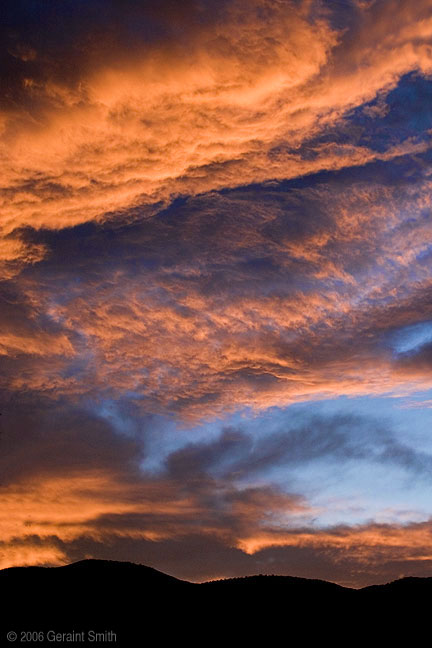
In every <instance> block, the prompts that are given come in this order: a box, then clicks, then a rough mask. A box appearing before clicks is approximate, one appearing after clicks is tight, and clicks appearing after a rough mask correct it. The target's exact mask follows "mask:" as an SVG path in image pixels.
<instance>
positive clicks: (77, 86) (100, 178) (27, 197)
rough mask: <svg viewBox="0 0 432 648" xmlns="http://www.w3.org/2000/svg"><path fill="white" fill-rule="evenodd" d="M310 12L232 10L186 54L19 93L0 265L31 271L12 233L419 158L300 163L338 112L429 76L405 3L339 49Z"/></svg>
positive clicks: (101, 68) (367, 14)
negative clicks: (403, 81)
mask: <svg viewBox="0 0 432 648" xmlns="http://www.w3.org/2000/svg"><path fill="white" fill-rule="evenodd" d="M309 9H310V5H309V3H303V4H300V5H299V6H297V5H294V4H293V3H290V2H287V3H273V2H268V0H254V2H251V3H249V4H248V7H247V9H245V7H244V4H243V3H237V2H233V3H231V5H230V7H229V8H227V9H226V10H225V12H222V17H220V18H219V19H218V20H217V21H215V23H214V24H213V23H211V24H205V25H203V26H202V28H193V29H192V28H189V30H187V38H188V44H187V47H184V46H183V44H182V43H177V44H176V43H175V41H172V40H171V41H169V42H167V43H166V44H165V45H162V44H159V45H155V44H153V45H151V46H150V45H148V46H147V47H146V48H144V49H143V48H141V49H138V50H137V49H133V50H132V51H133V56H129V58H127V57H125V56H120V57H119V59H118V60H119V61H120V63H118V64H114V62H113V60H111V59H108V60H107V61H106V63H105V65H104V64H102V63H101V62H100V61H98V63H97V65H96V63H95V64H94V68H93V69H92V68H89V67H88V66H84V65H83V66H82V69H81V70H80V69H79V68H78V70H77V75H78V77H79V82H77V81H75V82H74V84H66V83H63V84H62V83H61V82H60V81H59V80H58V78H57V77H56V78H55V79H54V78H52V79H51V78H46V79H45V80H44V81H43V82H42V81H38V82H36V81H35V80H32V78H31V77H29V78H28V79H24V81H23V83H24V86H25V87H24V91H25V93H27V95H28V97H29V99H31V101H33V104H34V105H35V106H38V108H35V113H34V114H32V113H31V111H30V112H29V111H28V110H27V108H26V109H25V110H24V109H21V108H20V107H19V106H18V107H15V108H14V109H13V110H10V109H9V110H8V111H7V112H5V113H4V114H3V115H2V120H1V121H2V125H3V144H2V148H1V153H2V155H1V160H2V163H1V167H0V169H1V173H2V182H3V202H2V204H1V205H0V222H1V231H2V236H3V242H2V244H1V246H0V247H1V248H4V251H3V257H2V258H3V259H4V261H5V263H6V264H7V263H8V260H10V258H11V257H13V258H17V259H21V261H32V260H36V259H37V258H39V257H38V255H39V254H40V251H39V252H37V254H36V256H35V253H34V252H33V253H30V252H27V253H23V252H22V251H21V250H20V249H17V244H16V242H14V241H10V242H9V244H7V241H9V239H7V238H5V237H7V236H8V235H9V234H10V233H11V232H13V231H14V230H17V229H19V228H20V227H34V228H41V227H44V228H54V229H60V228H64V227H69V226H73V225H77V224H79V223H84V222H88V221H91V220H97V221H100V220H103V219H105V218H106V217H107V215H108V214H110V213H113V212H117V213H119V214H120V213H121V212H122V211H123V210H125V209H127V208H130V207H133V206H136V205H142V204H145V203H153V202H156V201H161V200H162V201H163V200H168V199H169V198H170V197H171V196H172V195H175V194H179V193H182V194H184V193H188V194H197V193H200V192H204V191H210V190H213V189H218V188H221V187H234V186H236V185H238V184H240V183H241V184H247V183H252V182H262V181H264V180H269V179H273V178H293V177H297V176H300V175H304V174H307V173H311V172H315V171H318V170H321V169H339V168H342V167H344V166H352V165H361V164H364V163H365V162H368V161H371V160H373V159H391V158H392V157H394V156H399V155H403V154H406V153H408V152H415V151H419V150H423V149H424V148H425V146H426V144H424V143H423V144H420V143H416V142H407V143H405V144H404V145H402V146H400V145H399V146H398V147H396V148H395V147H390V148H389V150H388V151H386V152H384V153H380V154H378V153H377V152H375V151H372V150H370V149H368V148H367V147H365V146H355V145H345V144H337V143H329V144H326V145H323V144H322V145H319V146H318V145H315V147H314V153H315V155H314V156H313V157H312V158H311V159H306V158H304V157H302V155H301V153H300V152H299V147H300V146H301V145H302V144H303V143H304V142H306V141H308V140H309V139H310V138H311V137H312V136H314V135H316V134H317V133H319V132H321V131H322V130H323V129H324V128H328V127H329V126H331V125H333V124H336V123H338V122H339V121H340V120H341V118H342V117H343V115H344V114H345V113H346V111H348V110H350V109H351V108H353V107H355V106H358V105H361V104H362V103H364V102H365V101H369V100H371V99H373V98H374V97H375V96H377V95H378V94H379V93H383V92H387V91H388V90H389V89H390V88H391V87H394V86H395V84H396V83H397V82H398V80H399V78H400V77H401V75H403V74H405V73H407V72H409V71H411V70H419V71H420V72H422V73H424V74H428V73H430V71H431V70H432V65H431V59H430V55H429V42H430V39H431V37H432V17H431V15H430V7H429V3H427V2H425V1H423V2H418V1H417V2H413V1H412V2H411V1H409V2H405V3H404V7H403V11H400V12H399V11H398V12H396V14H395V15H393V14H392V15H390V13H389V12H387V11H383V10H381V9H380V6H379V3H377V4H376V5H373V6H372V7H370V8H369V9H368V8H366V9H364V8H363V9H361V8H359V9H358V15H357V25H358V26H357V27H356V30H355V33H354V34H347V35H345V34H344V32H343V31H340V32H337V31H336V30H335V29H334V28H332V27H330V23H329V21H328V19H327V18H328V16H327V15H326V12H325V11H323V12H321V14H320V13H319V12H318V13H317V14H316V16H315V19H314V20H312V19H310V15H309V13H308V12H309ZM101 46H102V44H101ZM37 56H38V54H37V52H36V53H33V55H32V60H33V59H34V58H35V57H36V59H37ZM80 75H81V76H80ZM287 143H289V146H288V147H287ZM119 217H120V218H121V216H119ZM14 255H15V256H14ZM7 267H9V271H11V270H10V264H9V266H7Z"/></svg>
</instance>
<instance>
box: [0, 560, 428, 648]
mask: <svg viewBox="0 0 432 648" xmlns="http://www.w3.org/2000/svg"><path fill="white" fill-rule="evenodd" d="M0 588H1V591H2V593H3V594H4V595H5V596H4V603H3V607H2V615H1V622H0V630H1V635H0V640H1V643H0V645H10V644H8V643H7V642H6V641H5V637H6V634H7V632H9V631H11V630H12V631H14V632H17V635H18V639H20V633H23V632H27V631H38V632H41V633H42V635H41V636H40V637H39V639H38V641H36V642H34V643H31V642H30V643H29V642H28V641H25V642H19V641H18V642H17V643H16V644H15V645H24V643H25V644H26V645H35V646H36V645H51V646H58V645H66V644H68V645H71V641H70V640H69V639H68V640H64V641H62V642H53V641H51V640H48V639H47V637H48V633H49V632H51V633H60V634H61V635H62V634H64V633H66V634H67V633H69V635H70V636H72V634H71V633H73V632H75V633H78V634H76V635H73V636H72V638H73V637H76V636H79V637H80V641H79V642H78V641H76V640H75V639H74V641H73V642H72V644H75V645H77V644H78V645H81V646H82V645H84V646H89V645H107V643H115V645H117V646H127V648H135V646H137V648H138V647H140V646H147V645H148V646H149V647H150V645H151V646H153V645H155V646H156V645H159V644H163V645H164V646H165V645H166V644H167V642H168V645H171V644H172V643H173V642H175V643H177V641H178V640H179V639H182V640H187V643H188V645H200V646H201V645H202V646H205V645H207V641H208V639H209V638H211V639H212V642H213V641H217V642H219V643H225V642H226V641H227V640H228V639H229V641H230V645H231V642H234V643H235V644H237V645H239V646H243V645H245V642H251V641H255V640H259V641H260V642H261V643H263V644H264V645H266V647H267V646H273V645H276V644H275V642H276V637H277V636H278V633H279V634H280V633H281V632H288V633H299V632H300V633H301V632H303V633H306V635H307V637H308V638H309V640H310V639H314V640H321V639H322V638H325V637H327V638H328V637H329V636H331V637H332V640H336V639H335V638H336V637H338V636H340V638H341V641H342V638H343V637H344V636H346V632H349V633H351V634H352V632H353V629H354V628H355V635H356V636H360V635H361V634H362V633H363V634H364V633H366V634H367V633H368V632H369V631H370V629H371V628H372V627H373V628H374V633H375V635H374V636H375V637H377V636H378V635H377V634H376V633H377V632H378V633H379V629H378V625H377V624H380V623H382V622H383V620H386V619H389V618H392V619H393V620H394V621H395V622H397V623H399V625H400V624H401V623H405V621H406V623H407V624H408V625H409V623H408V619H409V618H411V617H412V616H413V614H414V615H417V616H418V614H419V611H420V610H421V609H422V605H423V606H428V607H430V605H429V601H430V600H431V596H432V578H424V579H422V578H404V579H401V580H399V581H395V582H393V583H389V584H387V585H378V586H372V587H366V588H363V589H362V590H353V589H349V588H345V587H341V586H340V585H336V584H335V583H329V582H326V581H322V580H313V579H304V578H295V577H289V576H264V575H259V576H249V577H244V578H232V579H226V580H219V581H210V582H207V583H202V584H199V585H198V584H194V583H189V582H187V581H182V580H179V579H177V578H174V577H172V576H168V575H167V574H164V573H162V572H159V571H157V570H156V569H153V568H151V567H146V566H144V565H135V564H133V563H127V562H126V563H124V562H115V561H102V560H84V561H80V562H78V563H73V564H71V565H66V566H62V567H55V568H45V567H13V568H9V569H5V570H1V571H0ZM410 623H411V622H410ZM89 632H99V633H100V637H105V638H106V639H104V640H103V641H102V640H101V641H99V642H96V641H94V640H92V641H88V638H89V636H90V635H88V633H89ZM109 632H110V633H114V634H115V636H116V641H115V642H111V641H108V639H109V637H110V636H112V635H109V634H107V633H109ZM80 633H83V635H82V636H83V639H84V640H83V641H81V634H80ZM104 633H105V634H104ZM387 635H388V629H386V636H387ZM23 636H24V635H23ZM50 636H51V637H52V636H54V635H53V634H51V635H50ZM91 636H92V637H93V635H91ZM150 637H152V639H151V641H150ZM155 637H156V642H155ZM41 638H44V641H41V640H40V639H41ZM283 645H287V646H288V645H291V642H288V643H287V641H284V642H283Z"/></svg>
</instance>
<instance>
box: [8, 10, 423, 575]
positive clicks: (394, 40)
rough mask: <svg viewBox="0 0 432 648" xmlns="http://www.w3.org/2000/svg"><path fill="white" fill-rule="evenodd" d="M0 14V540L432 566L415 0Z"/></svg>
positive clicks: (416, 571) (219, 563) (193, 557)
mask: <svg viewBox="0 0 432 648" xmlns="http://www.w3.org/2000/svg"><path fill="white" fill-rule="evenodd" d="M0 24H1V27H0V60H1V63H0V178H1V180H0V303H1V307H0V365H1V366H0V412H1V417H0V568H5V567H9V566H13V565H62V564H67V563H70V562H72V561H76V560H81V559H84V558H100V559H110V560H127V561H133V562H138V563H143V564H146V565H149V566H152V567H155V568H156V569H160V570H162V571H165V572H166V573H169V574H171V575H174V576H177V577H179V578H185V579H188V580H191V581H194V582H201V581H204V580H209V579H216V578H224V577H232V576H243V575H248V574H257V573H266V574H282V575H283V574H286V575H292V576H302V577H307V578H322V579H326V580H330V581H333V582H337V583H340V584H342V585H346V586H350V587H361V586H364V585H369V584H373V583H384V582H388V581H389V580H393V579H396V578H399V577H402V576H407V575H415V576H432V497H431V489H432V218H431V209H432V200H431V190H432V180H431V175H432V142H431V133H432V6H431V3H430V0H326V1H324V0H247V1H246V0H218V1H217V2H216V1H215V0H213V1H211V0H182V2H178V1H175V0H157V1H156V0H147V1H145V0H141V1H138V0H121V1H120V0H62V2H59V1H58V0H13V1H12V0H5V2H3V4H2V7H1V21H0Z"/></svg>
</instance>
